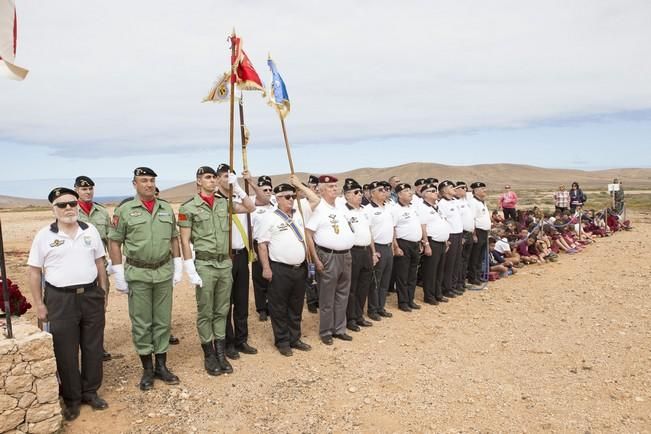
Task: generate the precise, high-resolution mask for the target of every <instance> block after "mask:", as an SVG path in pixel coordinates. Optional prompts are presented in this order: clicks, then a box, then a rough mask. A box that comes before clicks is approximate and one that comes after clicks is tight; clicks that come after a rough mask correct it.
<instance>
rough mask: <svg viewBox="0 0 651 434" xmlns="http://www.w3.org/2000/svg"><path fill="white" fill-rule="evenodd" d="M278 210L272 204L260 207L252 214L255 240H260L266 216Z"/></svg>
mask: <svg viewBox="0 0 651 434" xmlns="http://www.w3.org/2000/svg"><path fill="white" fill-rule="evenodd" d="M274 209H276V207H275V206H273V205H272V204H269V205H258V206H256V207H255V211H254V212H252V213H251V225H252V226H253V239H254V240H256V241H257V240H258V237H259V236H260V228H261V225H262V221H263V220H264V218H265V217H266V215H267V214H268V213H270V212H273V211H274Z"/></svg>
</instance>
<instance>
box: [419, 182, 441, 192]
mask: <svg viewBox="0 0 651 434" xmlns="http://www.w3.org/2000/svg"><path fill="white" fill-rule="evenodd" d="M426 190H434V191H438V190H439V189H438V188H436V184H434V183H433V182H430V183H429V184H425V187H423V190H422V191H426Z"/></svg>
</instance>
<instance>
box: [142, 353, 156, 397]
mask: <svg viewBox="0 0 651 434" xmlns="http://www.w3.org/2000/svg"><path fill="white" fill-rule="evenodd" d="M140 362H141V363H142V369H143V371H142V377H140V383H138V386H139V387H140V390H142V391H146V390H151V389H153V388H154V365H153V363H152V362H151V354H147V355H146V356H143V355H141V356H140Z"/></svg>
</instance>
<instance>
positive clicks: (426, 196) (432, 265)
mask: <svg viewBox="0 0 651 434" xmlns="http://www.w3.org/2000/svg"><path fill="white" fill-rule="evenodd" d="M422 194H423V203H422V204H421V205H420V208H419V214H420V217H421V222H422V223H423V225H424V226H425V227H424V232H425V234H426V235H427V241H428V243H429V246H430V251H431V252H432V254H431V255H429V256H428V255H423V258H424V260H423V298H424V301H425V303H427V304H434V305H436V304H439V303H440V302H447V301H448V299H447V298H446V297H444V296H443V290H442V284H443V267H444V265H445V250H446V248H447V242H448V238H449V237H450V229H449V227H448V224H447V223H446V221H445V219H444V218H443V216H442V215H441V212H440V211H439V207H438V205H437V200H438V192H437V188H436V185H435V184H425V187H423V192H422Z"/></svg>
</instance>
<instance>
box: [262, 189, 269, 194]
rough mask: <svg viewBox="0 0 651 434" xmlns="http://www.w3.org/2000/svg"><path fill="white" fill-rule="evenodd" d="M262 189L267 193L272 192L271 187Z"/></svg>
mask: <svg viewBox="0 0 651 434" xmlns="http://www.w3.org/2000/svg"><path fill="white" fill-rule="evenodd" d="M262 191H263V192H265V193H271V189H270V188H263V189H262Z"/></svg>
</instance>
